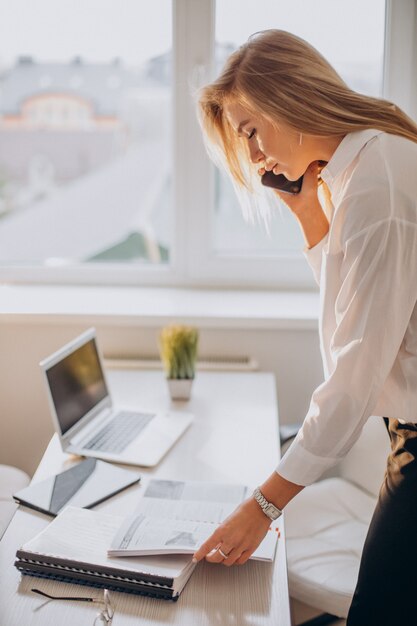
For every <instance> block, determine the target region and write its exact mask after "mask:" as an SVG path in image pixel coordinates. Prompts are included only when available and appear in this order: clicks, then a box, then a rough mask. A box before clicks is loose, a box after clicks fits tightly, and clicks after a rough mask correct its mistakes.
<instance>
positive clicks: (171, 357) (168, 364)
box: [159, 325, 198, 379]
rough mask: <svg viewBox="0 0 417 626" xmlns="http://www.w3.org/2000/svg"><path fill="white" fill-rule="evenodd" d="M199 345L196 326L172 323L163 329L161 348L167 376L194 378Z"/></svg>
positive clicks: (160, 337) (160, 339) (160, 341)
mask: <svg viewBox="0 0 417 626" xmlns="http://www.w3.org/2000/svg"><path fill="white" fill-rule="evenodd" d="M197 345H198V330H197V329H196V328H192V327H191V326H180V325H171V326H166V327H165V328H163V329H162V331H161V333H160V336H159V349H160V353H161V359H162V363H163V366H164V370H165V374H166V377H167V378H177V379H178V378H188V379H190V378H194V376H195V362H196V358H197Z"/></svg>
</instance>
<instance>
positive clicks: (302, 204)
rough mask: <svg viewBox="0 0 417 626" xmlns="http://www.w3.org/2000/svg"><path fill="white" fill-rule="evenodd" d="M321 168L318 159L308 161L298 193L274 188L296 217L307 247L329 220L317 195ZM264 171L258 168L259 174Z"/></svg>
mask: <svg viewBox="0 0 417 626" xmlns="http://www.w3.org/2000/svg"><path fill="white" fill-rule="evenodd" d="M321 170H322V165H320V164H319V162H318V161H313V163H310V165H309V166H308V168H307V170H306V172H305V174H304V177H303V185H302V187H301V191H300V193H297V194H291V193H285V192H282V191H278V190H277V189H274V191H275V193H276V194H277V196H278V197H279V198H280V200H282V201H283V202H284V204H286V206H287V207H288V208H289V209H290V211H291V212H292V213H293V214H294V215H295V217H296V218H297V221H298V223H299V225H300V228H301V230H302V232H303V235H304V239H305V242H306V245H307V248H313V247H314V246H315V245H316V244H318V243H319V241H321V240H322V239H323V237H325V236H326V235H327V233H328V231H329V220H328V219H327V217H326V214H325V213H324V211H323V207H322V206H321V204H320V201H319V199H318V196H317V189H318V185H319V180H320V178H319V175H320V171H321ZM264 172H265V168H261V169H260V170H258V173H259V174H260V175H262V174H263V173H264Z"/></svg>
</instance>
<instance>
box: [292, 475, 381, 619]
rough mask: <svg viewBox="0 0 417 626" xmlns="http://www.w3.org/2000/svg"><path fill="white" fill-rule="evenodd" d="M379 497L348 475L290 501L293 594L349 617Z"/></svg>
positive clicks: (323, 482)
mask: <svg viewBox="0 0 417 626" xmlns="http://www.w3.org/2000/svg"><path fill="white" fill-rule="evenodd" d="M375 505H376V497H374V496H373V495H370V494H368V493H366V492H365V491H363V490H361V489H359V488H358V487H357V486H356V485H354V484H352V483H350V482H348V481H346V480H344V479H343V478H328V479H325V480H322V481H320V482H318V483H316V484H314V485H311V486H310V487H308V488H307V489H304V490H303V491H302V492H301V493H299V494H298V496H297V497H296V498H294V500H292V501H291V502H290V503H289V504H288V505H287V506H286V507H285V533H286V547H287V561H288V581H289V589H290V595H291V597H292V598H295V599H297V600H300V601H301V602H304V603H305V604H308V605H310V606H313V607H315V608H317V609H320V610H322V611H323V612H327V613H331V614H333V615H337V616H338V617H346V616H347V612H348V609H349V606H350V603H351V599H352V595H353V592H354V589H355V586H356V581H357V577H358V570H359V561H360V557H361V553H362V547H363V544H364V541H365V537H366V533H367V530H368V526H369V522H370V520H371V517H372V513H373V511H374V508H375Z"/></svg>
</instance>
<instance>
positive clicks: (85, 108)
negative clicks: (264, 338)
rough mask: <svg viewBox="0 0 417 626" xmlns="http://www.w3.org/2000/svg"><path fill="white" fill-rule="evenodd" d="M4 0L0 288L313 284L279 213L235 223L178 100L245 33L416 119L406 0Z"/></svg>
mask: <svg viewBox="0 0 417 626" xmlns="http://www.w3.org/2000/svg"><path fill="white" fill-rule="evenodd" d="M2 3H3V5H4V6H3V11H2V16H3V17H2V20H1V22H0V266H2V267H1V268H0V276H1V278H2V280H3V281H7V280H15V281H26V282H27V281H29V282H30V281H42V282H43V281H52V282H60V283H62V282H64V283H65V282H72V283H74V282H75V283H86V282H88V283H96V284H108V283H113V284H114V283H116V284H153V285H162V284H168V285H181V286H184V285H193V286H203V285H208V286H226V285H229V286H233V287H251V286H255V287H261V288H269V287H274V288H275V287H287V288H298V287H308V288H312V287H313V285H314V283H313V280H312V277H311V273H310V270H309V268H308V267H307V266H306V262H305V260H304V259H303V257H302V254H301V251H300V250H301V249H302V247H303V245H304V244H303V241H302V237H301V234H300V232H299V229H298V226H297V225H296V223H295V221H294V219H293V217H292V216H291V215H290V214H289V212H288V211H287V210H286V209H283V210H277V212H276V214H274V215H273V218H272V220H271V224H270V231H271V232H270V236H268V234H267V233H266V230H265V228H264V227H263V225H262V223H259V224H255V225H251V224H248V223H246V222H245V221H244V219H243V217H242V214H241V210H240V208H239V207H238V206H237V202H236V200H235V196H234V193H233V191H232V190H231V187H230V183H229V182H228V180H227V179H226V178H225V177H224V176H223V175H222V174H220V173H219V172H217V171H216V170H215V168H214V167H213V166H212V164H211V163H210V162H209V160H208V157H207V155H206V153H205V149H204V146H203V142H202V138H201V131H200V129H199V126H198V123H197V119H196V114H195V102H194V100H193V98H192V97H191V94H190V91H193V89H194V88H195V86H198V85H201V84H204V83H205V82H207V81H208V80H210V79H211V78H212V77H213V76H214V75H215V74H216V72H218V70H219V67H220V64H221V63H223V61H224V59H225V58H226V56H227V54H229V53H230V52H231V51H232V50H233V49H235V48H236V46H238V45H239V44H240V43H242V42H243V41H244V40H246V38H247V37H248V36H249V35H250V34H251V33H253V32H255V31H258V30H262V29H266V28H274V27H276V28H282V29H287V30H290V31H292V32H294V33H296V34H298V35H300V36H301V37H304V38H305V39H307V40H308V41H310V42H311V43H312V44H313V45H315V46H316V47H317V48H318V49H319V50H320V51H321V52H322V53H323V54H324V55H325V56H326V57H327V58H328V59H329V60H330V61H331V62H332V63H333V64H334V65H335V67H336V69H337V70H338V71H339V72H340V74H341V75H342V76H343V77H344V79H345V80H346V81H347V82H348V84H350V85H352V87H354V88H356V89H358V90H360V91H365V92H367V93H371V94H377V95H380V94H382V93H383V94H384V95H385V96H386V97H389V98H391V99H393V100H394V101H396V102H397V103H398V104H400V106H402V107H403V108H405V109H406V110H408V112H409V113H411V114H412V115H413V110H414V111H415V109H413V107H415V104H416V94H415V93H414V92H415V87H413V85H414V81H413V80H412V78H413V76H414V75H415V69H416V59H415V47H413V46H414V44H413V41H414V39H413V38H414V37H415V33H414V27H413V24H414V23H415V16H416V15H417V8H416V7H417V0H404V1H403V2H401V3H394V2H392V1H391V0H387V1H386V2H385V1H384V0H369V2H366V3H363V2H361V1H360V0H350V2H346V1H345V0H316V2H314V3H307V2H305V1H303V0H294V1H293V2H287V1H283V0H257V2H252V0H217V2H216V1H215V0H175V1H174V2H172V4H171V2H170V0H155V2H153V3H151V4H149V3H148V4H144V3H138V2H137V1H136V0H125V2H123V3H122V5H120V3H116V2H115V0H83V2H81V1H80V0H79V1H78V2H73V3H64V4H62V3H61V4H59V7H58V5H57V3H55V2H53V0H33V1H32V2H30V3H27V2H25V0H15V2H13V3H12V4H10V3H9V2H8V3H7V5H6V0H0V8H1V7H2ZM358 15H360V20H359V19H358ZM63 24H65V28H63ZM92 34H93V36H92ZM384 57H385V69H384ZM398 68H401V72H399V70H398ZM404 85H407V86H408V87H407V89H405V88H404Z"/></svg>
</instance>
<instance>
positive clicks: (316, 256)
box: [303, 233, 329, 284]
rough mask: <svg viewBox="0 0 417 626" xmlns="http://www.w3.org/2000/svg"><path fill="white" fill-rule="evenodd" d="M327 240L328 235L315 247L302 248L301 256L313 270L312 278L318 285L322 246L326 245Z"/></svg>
mask: <svg viewBox="0 0 417 626" xmlns="http://www.w3.org/2000/svg"><path fill="white" fill-rule="evenodd" d="M328 239H329V233H327V235H326V236H325V237H323V239H321V240H320V241H319V242H318V243H317V244H316V245H315V246H313V247H312V248H304V250H303V254H304V256H305V258H306V259H307V263H308V264H309V266H310V267H311V269H312V270H313V274H314V278H315V279H316V282H317V284H320V272H321V259H322V252H323V248H324V246H325V245H326V244H327V242H328Z"/></svg>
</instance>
